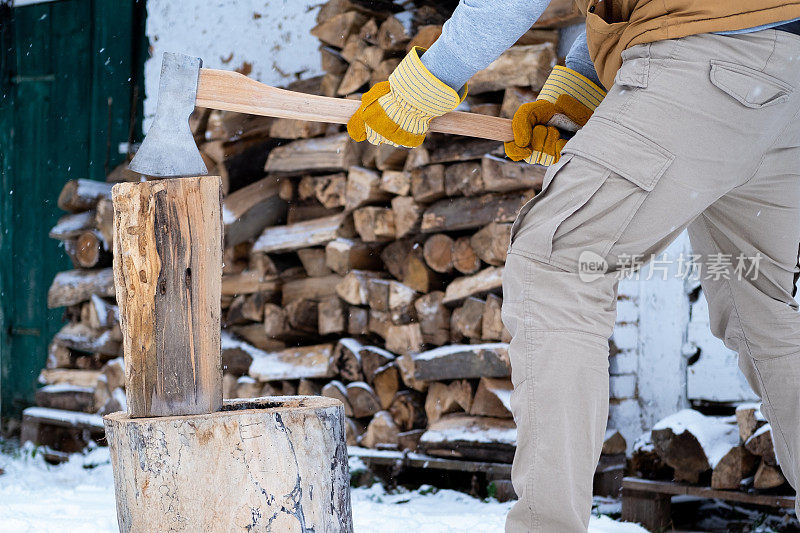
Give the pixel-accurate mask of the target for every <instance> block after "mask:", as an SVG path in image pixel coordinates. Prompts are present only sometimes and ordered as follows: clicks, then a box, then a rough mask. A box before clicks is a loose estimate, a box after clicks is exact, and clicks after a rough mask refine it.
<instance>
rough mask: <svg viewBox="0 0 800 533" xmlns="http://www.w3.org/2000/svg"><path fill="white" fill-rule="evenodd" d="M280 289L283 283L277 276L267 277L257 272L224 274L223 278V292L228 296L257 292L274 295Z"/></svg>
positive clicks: (246, 271) (247, 271)
mask: <svg viewBox="0 0 800 533" xmlns="http://www.w3.org/2000/svg"><path fill="white" fill-rule="evenodd" d="M280 288H281V282H280V280H278V279H276V277H275V276H269V275H266V276H265V275H262V274H261V273H260V272H257V271H255V270H245V271H243V272H240V273H238V274H224V275H223V276H222V285H221V291H222V294H223V295H226V296H237V295H239V294H254V293H256V292H263V293H266V294H274V293H276V292H277V291H278V290H280Z"/></svg>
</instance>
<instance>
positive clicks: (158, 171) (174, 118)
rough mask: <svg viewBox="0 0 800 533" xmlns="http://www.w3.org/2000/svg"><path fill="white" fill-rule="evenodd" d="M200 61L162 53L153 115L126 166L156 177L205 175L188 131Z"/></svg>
mask: <svg viewBox="0 0 800 533" xmlns="http://www.w3.org/2000/svg"><path fill="white" fill-rule="evenodd" d="M202 66H203V60H202V59H200V58H199V57H191V56H187V55H183V54H174V53H170V52H165V53H164V57H163V60H162V63H161V79H160V80H159V85H158V103H157V104H156V116H155V118H154V120H153V124H152V125H151V126H150V130H148V132H147V135H145V137H144V141H142V145H141V146H140V147H139V150H138V151H137V152H136V155H135V156H134V157H133V160H132V161H131V163H130V165H129V166H128V167H129V168H130V169H131V170H133V171H134V172H138V173H139V174H144V175H146V176H155V177H181V176H204V175H206V174H208V169H207V168H206V165H205V163H204V162H203V158H202V157H201V155H200V150H198V149H197V144H196V143H195V142H194V137H193V136H192V131H191V129H190V128H189V115H191V114H192V111H194V103H195V100H196V98H197V83H198V80H199V78H200V67H202Z"/></svg>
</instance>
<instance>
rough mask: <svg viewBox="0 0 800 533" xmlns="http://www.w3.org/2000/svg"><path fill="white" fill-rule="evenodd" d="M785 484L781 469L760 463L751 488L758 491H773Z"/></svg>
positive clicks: (763, 462)
mask: <svg viewBox="0 0 800 533" xmlns="http://www.w3.org/2000/svg"><path fill="white" fill-rule="evenodd" d="M784 483H786V478H785V477H783V473H782V472H781V469H780V468H778V467H777V466H774V465H770V464H768V463H767V462H766V461H761V464H759V465H758V469H757V470H756V473H755V477H754V478H753V487H754V488H756V489H759V490H768V489H775V488H778V487H780V486H781V485H783V484H784Z"/></svg>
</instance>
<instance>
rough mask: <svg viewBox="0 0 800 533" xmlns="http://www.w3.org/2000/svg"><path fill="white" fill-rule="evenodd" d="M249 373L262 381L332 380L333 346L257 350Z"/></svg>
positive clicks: (254, 350) (334, 371)
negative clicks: (270, 350)
mask: <svg viewBox="0 0 800 533" xmlns="http://www.w3.org/2000/svg"><path fill="white" fill-rule="evenodd" d="M250 351H251V352H252V354H253V362H252V363H251V364H250V370H249V374H250V376H251V377H254V378H256V379H258V380H259V381H279V380H283V379H302V378H330V377H333V376H334V375H335V373H336V370H335V368H334V366H333V345H332V344H317V345H313V346H296V347H293V348H286V349H285V350H280V351H275V352H263V351H261V350H257V349H255V348H253V349H252V350H250Z"/></svg>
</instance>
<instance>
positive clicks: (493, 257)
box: [470, 222, 511, 266]
mask: <svg viewBox="0 0 800 533" xmlns="http://www.w3.org/2000/svg"><path fill="white" fill-rule="evenodd" d="M510 239H511V224H497V223H495V222H491V223H489V224H488V225H486V226H484V227H483V228H481V229H480V230H479V231H478V232H477V233H475V234H474V235H473V236H472V237H471V238H470V244H471V245H472V249H473V250H474V251H475V254H476V255H477V256H478V257H479V258H480V259H481V261H483V262H485V263H488V264H490V265H493V266H503V265H504V264H505V262H506V254H507V253H508V245H509V242H510Z"/></svg>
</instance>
